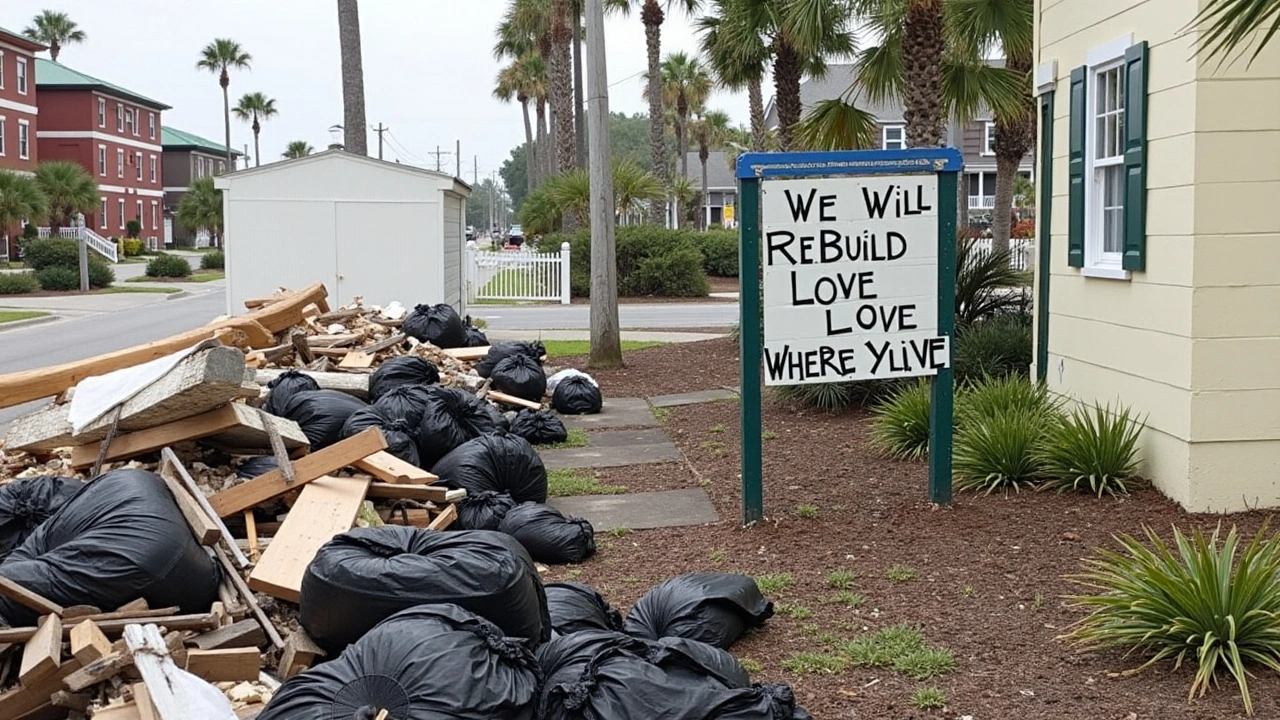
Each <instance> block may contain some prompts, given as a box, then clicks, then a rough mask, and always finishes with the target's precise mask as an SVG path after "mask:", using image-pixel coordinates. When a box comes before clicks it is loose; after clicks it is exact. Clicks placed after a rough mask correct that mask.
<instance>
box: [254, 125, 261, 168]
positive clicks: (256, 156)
mask: <svg viewBox="0 0 1280 720" xmlns="http://www.w3.org/2000/svg"><path fill="white" fill-rule="evenodd" d="M260 132H262V124H261V123H259V122H258V118H257V116H254V118H253V166H254V167H258V166H259V165H261V164H262V148H261V147H260V146H259V145H258V133H260Z"/></svg>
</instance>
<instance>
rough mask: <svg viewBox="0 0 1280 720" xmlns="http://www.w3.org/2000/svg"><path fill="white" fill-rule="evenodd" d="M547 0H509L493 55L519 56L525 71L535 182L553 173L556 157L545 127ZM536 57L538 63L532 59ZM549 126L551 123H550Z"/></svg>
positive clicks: (500, 57)
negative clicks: (532, 113)
mask: <svg viewBox="0 0 1280 720" xmlns="http://www.w3.org/2000/svg"><path fill="white" fill-rule="evenodd" d="M551 10H552V7H551V0H512V2H511V5H510V6H509V7H508V8H507V12H506V14H504V15H503V19H502V22H501V23H500V24H499V25H498V30H497V42H496V43H495V44H494V47H493V55H494V58H495V59H497V60H503V59H508V58H509V59H511V60H521V59H523V61H524V63H525V65H526V67H525V70H526V71H527V74H528V79H529V81H530V87H529V88H528V91H529V94H530V96H531V97H532V98H534V100H535V108H536V111H537V118H536V122H537V125H536V131H535V133H534V135H535V140H534V142H535V145H534V146H532V147H533V148H534V150H535V152H534V153H533V160H534V162H535V166H536V167H537V172H536V173H534V176H535V185H538V184H541V182H542V181H543V180H544V179H545V178H548V177H550V176H551V175H553V174H555V165H556V158H555V152H553V151H552V149H551V142H550V141H549V140H550V137H551V134H552V133H551V129H550V128H549V127H548V121H549V118H548V115H547V101H548V98H549V96H550V88H551V81H550V75H549V70H548V64H549V61H550V58H551ZM533 56H536V57H537V58H538V62H534V61H532V59H531V58H532V57H533ZM551 124H552V125H553V124H554V123H551Z"/></svg>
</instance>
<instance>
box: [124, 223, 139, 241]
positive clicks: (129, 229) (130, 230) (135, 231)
mask: <svg viewBox="0 0 1280 720" xmlns="http://www.w3.org/2000/svg"><path fill="white" fill-rule="evenodd" d="M124 231H125V233H127V234H128V237H129V239H130V240H132V239H135V238H137V237H138V235H139V234H141V233H142V223H140V222H138V221H137V220H130V221H129V222H127V223H125V224H124Z"/></svg>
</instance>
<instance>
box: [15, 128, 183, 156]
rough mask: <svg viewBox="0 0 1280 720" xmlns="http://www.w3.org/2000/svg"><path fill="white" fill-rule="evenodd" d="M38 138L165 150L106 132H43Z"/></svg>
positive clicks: (153, 144) (38, 134) (154, 150)
mask: <svg viewBox="0 0 1280 720" xmlns="http://www.w3.org/2000/svg"><path fill="white" fill-rule="evenodd" d="M36 137H42V138H69V139H73V140H88V139H90V138H92V139H94V140H105V141H108V142H114V143H117V144H119V145H128V146H129V147H135V148H141V149H143V150H151V151H153V152H164V148H162V147H160V146H159V145H156V144H155V143H148V142H143V141H141V140H134V139H133V138H128V137H123V136H120V135H112V134H110V133H104V132H84V131H82V130H41V131H40V132H38V133H36Z"/></svg>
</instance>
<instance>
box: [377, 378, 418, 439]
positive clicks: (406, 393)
mask: <svg viewBox="0 0 1280 720" xmlns="http://www.w3.org/2000/svg"><path fill="white" fill-rule="evenodd" d="M427 387H428V386H424V385H401V386H400V387H397V388H392V389H390V390H388V391H386V392H385V393H383V394H382V397H380V398H378V400H377V402H375V403H373V405H371V406H370V407H375V408H377V409H378V410H379V411H380V412H381V413H382V414H383V415H384V416H386V417H387V418H389V419H391V420H404V421H405V422H407V423H409V424H410V425H413V427H414V430H413V433H414V436H417V434H418V425H420V424H421V423H422V413H424V412H426V410H427V406H428V405H430V404H431V394H430V393H428V392H427Z"/></svg>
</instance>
